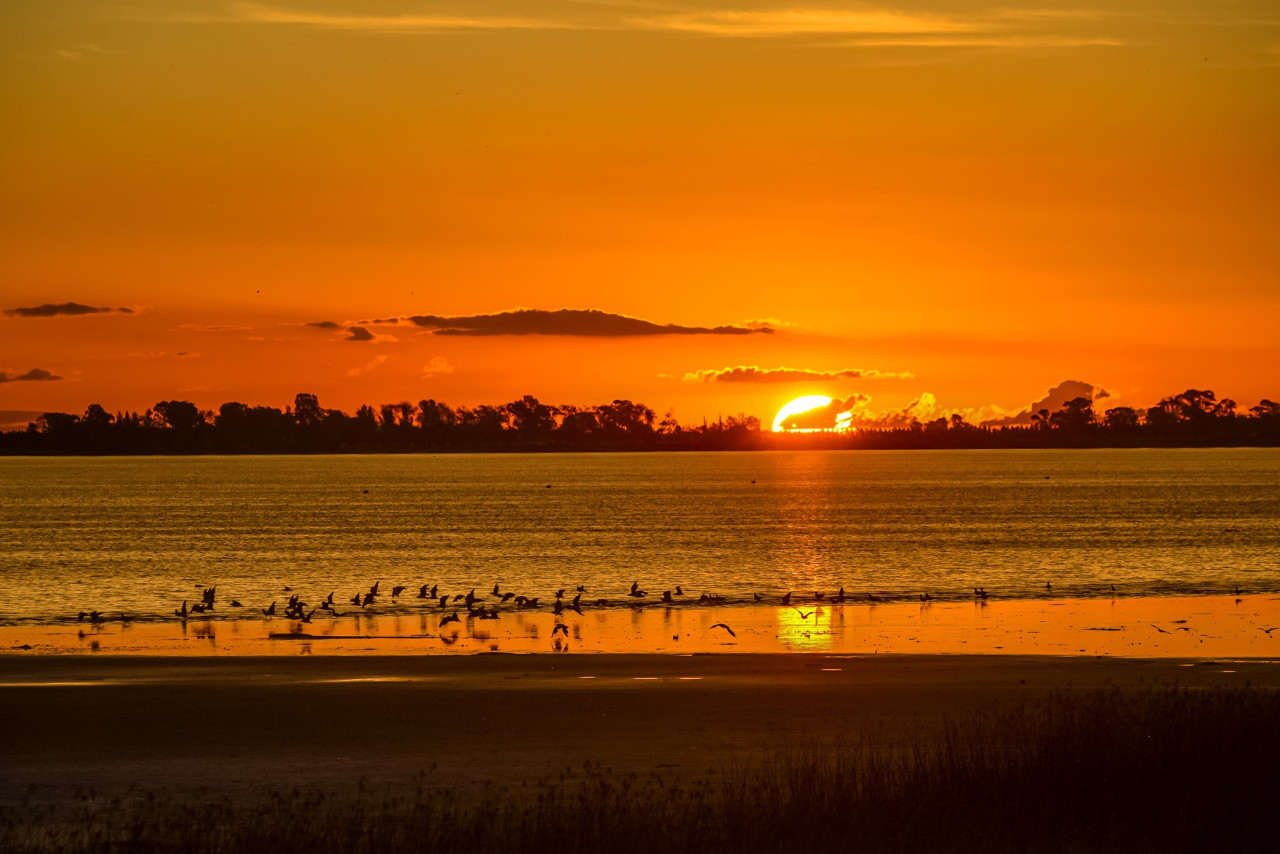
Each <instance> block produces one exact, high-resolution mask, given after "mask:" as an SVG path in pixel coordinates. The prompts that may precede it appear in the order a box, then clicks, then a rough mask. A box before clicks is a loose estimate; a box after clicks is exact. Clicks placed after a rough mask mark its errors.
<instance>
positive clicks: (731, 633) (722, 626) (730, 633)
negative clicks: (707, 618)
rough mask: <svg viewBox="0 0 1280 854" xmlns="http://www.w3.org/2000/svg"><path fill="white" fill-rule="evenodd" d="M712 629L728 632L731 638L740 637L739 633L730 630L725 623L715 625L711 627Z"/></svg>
mask: <svg viewBox="0 0 1280 854" xmlns="http://www.w3.org/2000/svg"><path fill="white" fill-rule="evenodd" d="M711 628H713V629H724V630H725V631H726V632H728V633H729V636H730V637H735V638H736V637H737V636H738V633H737V632H735V631H734V630H733V629H731V628H729V627H728V626H727V625H725V624H724V623H715V624H714V625H712V626H711Z"/></svg>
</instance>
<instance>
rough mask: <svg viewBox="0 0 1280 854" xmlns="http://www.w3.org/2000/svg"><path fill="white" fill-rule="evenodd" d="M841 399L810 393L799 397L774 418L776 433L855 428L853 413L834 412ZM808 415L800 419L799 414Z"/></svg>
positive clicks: (840, 430)
mask: <svg viewBox="0 0 1280 854" xmlns="http://www.w3.org/2000/svg"><path fill="white" fill-rule="evenodd" d="M836 408H840V407H839V401H833V400H832V399H831V398H829V397H827V396H826V395H825V394H808V395H805V396H804V397H797V398H796V399H795V400H793V401H791V402H790V403H788V404H787V405H786V406H784V407H782V409H780V410H778V415H777V417H775V418H774V419H773V432H775V433H817V432H825V431H839V432H844V431H847V430H851V429H853V414H852V413H850V412H834V411H831V410H834V409H836ZM802 415H803V416H807V417H806V418H804V419H800V418H799V416H802Z"/></svg>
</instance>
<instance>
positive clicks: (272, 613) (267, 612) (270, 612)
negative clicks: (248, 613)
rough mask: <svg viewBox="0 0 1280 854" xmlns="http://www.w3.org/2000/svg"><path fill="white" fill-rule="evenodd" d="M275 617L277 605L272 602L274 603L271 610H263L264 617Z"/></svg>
mask: <svg viewBox="0 0 1280 854" xmlns="http://www.w3.org/2000/svg"><path fill="white" fill-rule="evenodd" d="M275 615H276V603H275V602H272V603H271V607H270V608H263V609H262V616H264V617H274V616H275Z"/></svg>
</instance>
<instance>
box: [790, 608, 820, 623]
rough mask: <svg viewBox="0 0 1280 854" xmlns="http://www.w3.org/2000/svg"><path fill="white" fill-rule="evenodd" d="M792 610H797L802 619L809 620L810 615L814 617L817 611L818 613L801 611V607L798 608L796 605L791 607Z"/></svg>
mask: <svg viewBox="0 0 1280 854" xmlns="http://www.w3.org/2000/svg"><path fill="white" fill-rule="evenodd" d="M791 610H793V611H795V612H796V613H797V614H799V615H800V619H802V620H807V619H809V618H810V617H812V616H813V615H814V614H816V613H817V611H801V610H800V609H799V608H796V607H794V606H793V607H792V609H791Z"/></svg>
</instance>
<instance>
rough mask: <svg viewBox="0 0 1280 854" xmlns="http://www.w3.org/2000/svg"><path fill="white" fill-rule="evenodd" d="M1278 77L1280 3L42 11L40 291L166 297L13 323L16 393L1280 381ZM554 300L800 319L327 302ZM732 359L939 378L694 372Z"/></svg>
mask: <svg viewBox="0 0 1280 854" xmlns="http://www.w3.org/2000/svg"><path fill="white" fill-rule="evenodd" d="M1278 84H1280V13H1277V12H1276V9H1275V7H1274V4H1269V3H1265V2H1238V3H1226V2H1224V3H1215V4H1204V3H1192V2H1183V3H1168V2H1160V3H1157V2H1130V0H1120V2H1117V3H1114V4H1091V5H1086V4H1057V3H1055V4H1052V5H1046V4H1038V5H1037V4H1029V5H1028V4H1022V5H1019V4H1012V5H1010V4H996V5H992V6H987V5H980V4H972V3H964V2H959V3H949V4H932V5H930V4H914V3H908V4H905V5H902V4H894V5H891V6H890V5H885V6H879V5H876V4H874V3H865V4H850V3H812V4H803V3H802V4H782V3H777V4H775V3H766V2H741V3H735V2H714V3H712V2H700V3H683V4H676V3H661V2H655V3H649V2H643V0H642V1H641V2H599V3H596V2H568V0H566V2H546V3H543V2H538V0H524V2H509V3H502V2H496V3H477V2H467V3H461V2H454V3H449V2H418V3H400V2H374V3H369V2H364V3H356V2H354V0H347V2H333V0H296V2H294V0H289V2H280V3H275V2H270V3H236V2H210V0H192V2H170V1H168V0H167V1H166V2H152V3H145V2H144V3H135V4H131V5H120V6H117V5H113V4H100V3H88V2H78V0H61V1H60V2H58V3H48V2H42V0H41V1H40V2H28V0H11V2H8V3H5V4H4V6H3V7H2V8H0V110H2V111H3V114H2V115H3V125H4V127H5V133H4V134H3V135H0V200H2V201H3V204H2V205H0V297H2V298H0V309H5V310H9V311H11V312H12V311H13V310H14V309H20V308H33V307H37V306H41V305H44V304H63V303H68V302H75V303H79V304H82V305H87V306H92V307H111V308H118V307H126V308H129V309H131V311H130V312H119V311H112V312H100V313H93V314H83V315H74V316H73V315H66V314H58V315H55V316H47V317H45V316H34V317H32V316H23V314H22V313H10V314H0V372H3V373H2V374H0V378H3V379H5V380H7V381H5V382H0V413H25V412H39V411H43V410H48V409H58V410H64V411H73V412H79V411H82V410H83V409H84V407H85V406H86V405H87V404H88V403H91V402H99V403H102V404H103V405H105V406H106V407H107V408H108V409H110V410H113V411H114V410H117V409H144V408H146V407H147V406H149V405H151V404H153V403H155V402H156V401H158V400H163V399H170V398H175V397H178V398H185V399H189V400H193V401H195V402H197V403H198V404H199V405H201V406H205V407H213V406H216V405H217V404H218V403H220V402H223V401H227V400H241V401H244V402H246V403H263V404H272V405H277V406H282V405H284V404H286V403H288V402H290V401H291V400H292V398H293V395H294V393H295V392H298V391H304V390H305V391H311V392H314V393H316V394H318V395H319V396H320V399H321V402H322V404H324V405H327V406H333V407H340V408H344V409H347V410H353V409H354V408H355V407H356V406H357V405H359V404H361V403H365V402H368V403H373V404H377V403H382V402H388V401H393V400H402V399H409V400H414V401H416V400H418V399H421V398H425V397H434V398H436V399H440V400H445V401H447V402H450V403H453V404H455V405H474V404H477V403H486V402H487V403H500V402H504V401H507V400H511V399H513V398H516V397H518V396H520V395H522V394H525V393H532V394H534V395H536V396H538V397H539V398H541V399H543V400H545V401H548V402H557V403H559V402H565V403H580V404H590V403H599V402H604V401H608V400H612V399H613V398H616V397H627V398H631V399H633V400H640V401H644V402H646V403H648V404H649V405H650V406H652V407H653V408H654V409H657V410H658V411H659V412H662V411H664V410H666V409H667V408H669V407H674V409H675V412H676V415H677V417H679V418H680V419H681V420H682V421H685V422H686V423H688V422H694V421H699V420H701V418H702V417H703V416H704V415H706V416H709V417H712V418H714V417H715V416H716V415H717V414H718V413H724V414H730V413H736V412H739V411H746V412H748V413H753V414H757V415H759V416H761V417H762V419H765V420H766V421H767V420H769V419H770V418H771V417H772V414H773V412H774V411H776V410H777V409H778V408H779V406H781V405H782V404H783V403H785V402H786V401H787V400H789V399H791V398H793V397H797V396H799V395H802V394H811V393H823V394H827V395H830V396H833V397H845V396H848V395H852V394H854V393H863V394H867V395H870V396H871V398H872V402H871V404H870V408H871V410H873V411H886V410H893V409H898V408H901V407H903V406H905V405H907V404H908V403H909V402H910V401H912V400H915V399H917V398H919V397H920V395H921V394H922V393H925V392H928V393H930V394H932V395H933V396H934V397H935V398H936V400H937V403H938V406H939V409H940V411H949V410H952V409H959V410H964V411H966V412H970V413H979V412H981V413H987V414H991V413H995V412H997V411H999V410H1008V411H1017V410H1018V409H1021V408H1023V407H1025V406H1026V405H1027V404H1028V403H1030V402H1031V401H1034V400H1036V399H1038V398H1040V397H1042V396H1043V394H1044V392H1045V391H1046V390H1047V389H1048V388H1050V387H1051V386H1054V385H1056V384H1057V383H1059V382H1060V381H1062V380H1066V379H1078V380H1083V381H1086V382H1089V383H1093V384H1096V385H1097V386H1101V387H1104V388H1106V389H1108V390H1109V391H1111V392H1112V394H1113V395H1114V399H1115V400H1116V402H1119V403H1127V404H1130V405H1136V406H1141V405H1146V404H1149V403H1151V402H1153V401H1154V400H1155V399H1158V398H1159V397H1161V396H1164V395H1167V394H1170V393H1174V392H1177V391H1181V390H1182V389H1185V388H1187V387H1198V388H1212V389H1214V390H1216V391H1217V392H1218V393H1219V395H1220V396H1231V397H1233V398H1235V399H1236V400H1238V401H1239V402H1240V403H1241V404H1243V405H1244V406H1249V405H1252V404H1254V403H1256V402H1257V400H1258V399H1259V398H1260V397H1263V396H1270V397H1273V398H1274V397H1276V396H1278V395H1280V387H1277V384H1276V371H1275V366H1276V365H1278V364H1280V336H1278V335H1277V334H1276V332H1275V326H1276V321H1277V319H1278V318H1280V248H1277V247H1278V246H1280V241H1277V240H1276V239H1275V235H1276V233H1277V226H1278V225H1280V216H1278V215H1280V210H1278V202H1277V199H1280V97H1278V95H1280V86H1278ZM520 307H526V308H533V309H540V310H545V311H553V310H556V309H561V308H571V309H581V310H586V309H595V310H598V311H601V312H606V313H609V314H615V315H625V316H629V317H635V318H641V319H643V320H646V321H649V322H652V323H655V324H659V325H665V324H669V323H671V324H678V325H681V326H686V327H718V326H735V327H744V326H746V325H748V324H749V323H751V322H752V321H767V322H769V323H770V324H772V326H773V328H774V329H775V331H774V332H773V333H772V334H762V333H752V334H741V335H723V334H687V335H643V336H622V337H604V336H593V335H579V336H564V335H488V336H458V335H439V334H433V332H432V331H431V330H429V329H426V328H422V327H416V326H414V325H412V324H407V323H405V322H403V321H402V322H400V323H398V324H396V325H394V326H391V325H386V326H370V327H366V328H367V329H369V330H370V332H371V333H372V334H371V336H369V337H372V340H367V341H347V340H344V339H345V338H346V337H348V335H347V334H346V333H344V332H342V331H341V329H338V330H333V329H322V328H317V327H311V326H307V325H306V324H307V323H314V322H321V321H331V322H334V323H338V324H341V325H342V328H345V327H346V326H348V325H350V324H352V323H354V322H356V321H362V320H370V319H377V318H383V319H385V318H392V317H395V318H405V317H407V316H410V315H443V316H450V317H463V318H465V317H471V316H476V315H490V314H495V313H499V312H504V311H510V310H512V309H516V308H520ZM361 337H366V336H361ZM733 366H757V367H759V368H769V369H773V368H781V367H788V368H792V369H800V370H808V371H816V372H839V371H849V370H851V369H857V370H861V371H878V372H882V373H897V374H901V373H907V374H910V375H911V376H910V377H901V376H899V377H892V378H869V377H866V376H863V377H858V378H848V377H845V378H835V379H823V378H814V379H812V380H810V381H800V382H787V383H759V382H754V383H753V382H701V381H696V380H694V381H690V378H687V377H686V375H687V374H691V373H695V372H697V371H709V370H716V369H722V368H726V367H733ZM33 369H39V370H38V372H37V373H36V374H34V375H33V376H37V377H38V376H44V373H43V372H47V373H48V374H49V375H52V376H57V377H61V379H58V380H40V379H36V378H32V379H22V378H23V377H25V376H27V375H28V374H30V373H31V372H32V371H33ZM23 418H25V416H20V415H10V416H9V417H7V418H6V417H0V422H2V421H6V420H9V421H20V420H23Z"/></svg>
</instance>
